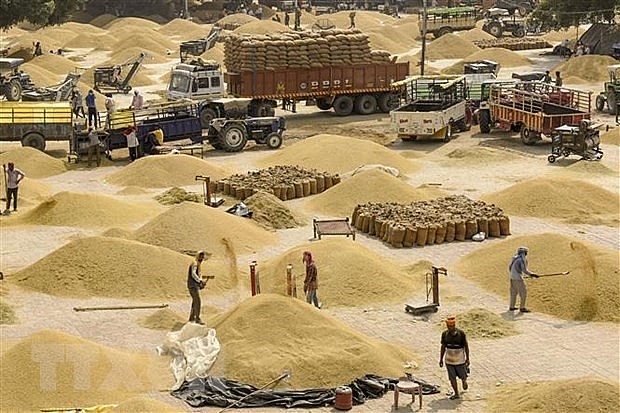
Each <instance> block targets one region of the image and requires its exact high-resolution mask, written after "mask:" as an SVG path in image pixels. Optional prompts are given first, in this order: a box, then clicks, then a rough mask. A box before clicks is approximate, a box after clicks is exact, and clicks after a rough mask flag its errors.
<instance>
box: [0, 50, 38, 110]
mask: <svg viewBox="0 0 620 413" xmlns="http://www.w3.org/2000/svg"><path fill="white" fill-rule="evenodd" d="M22 63H24V59H21V58H7V57H3V58H0V98H2V97H4V98H5V99H6V100H8V101H12V102H16V101H18V100H20V99H21V98H22V91H24V90H30V89H32V88H33V87H34V84H33V83H32V80H30V75H27V74H25V73H23V72H21V71H20V70H19V66H21V64H22Z"/></svg>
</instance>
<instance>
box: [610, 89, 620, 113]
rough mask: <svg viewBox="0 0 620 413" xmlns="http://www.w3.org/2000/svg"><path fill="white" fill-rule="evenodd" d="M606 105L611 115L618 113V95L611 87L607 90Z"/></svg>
mask: <svg viewBox="0 0 620 413" xmlns="http://www.w3.org/2000/svg"><path fill="white" fill-rule="evenodd" d="M607 106H608V107H609V112H610V113H611V114H612V115H617V114H618V96H617V95H616V92H615V91H614V90H613V89H609V90H608V91H607Z"/></svg>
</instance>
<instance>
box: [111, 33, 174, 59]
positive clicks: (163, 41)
mask: <svg viewBox="0 0 620 413" xmlns="http://www.w3.org/2000/svg"><path fill="white" fill-rule="evenodd" d="M117 38H118V41H117V42H116V43H114V44H113V45H112V50H122V49H124V48H126V47H127V46H128V45H131V47H138V48H140V49H143V50H152V51H153V52H156V53H158V54H163V53H165V52H166V49H173V48H174V47H175V46H176V44H175V43H174V42H173V41H171V40H170V39H169V38H168V37H167V36H165V35H163V34H161V33H158V32H156V31H154V30H151V31H149V32H148V33H140V32H139V33H138V34H136V33H135V32H134V33H127V35H125V36H124V37H117Z"/></svg>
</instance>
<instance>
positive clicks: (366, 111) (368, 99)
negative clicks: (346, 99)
mask: <svg viewBox="0 0 620 413" xmlns="http://www.w3.org/2000/svg"><path fill="white" fill-rule="evenodd" d="M376 111H377V99H375V97H374V96H373V95H360V96H358V97H356V98H355V112H356V113H358V114H360V115H371V114H373V113H375V112H376Z"/></svg>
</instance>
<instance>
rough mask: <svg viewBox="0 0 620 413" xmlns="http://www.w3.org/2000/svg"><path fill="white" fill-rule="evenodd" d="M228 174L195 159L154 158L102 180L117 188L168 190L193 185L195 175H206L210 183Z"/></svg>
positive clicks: (179, 156)
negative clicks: (119, 186)
mask: <svg viewBox="0 0 620 413" xmlns="http://www.w3.org/2000/svg"><path fill="white" fill-rule="evenodd" d="M228 173H229V171H227V170H226V169H224V168H221V167H219V166H216V165H214V164H212V163H210V162H207V161H204V160H202V159H199V158H197V157H195V156H190V155H158V156H145V157H143V158H140V159H138V160H136V161H135V162H132V163H131V164H129V165H127V166H126V167H124V168H123V169H122V170H120V171H118V172H115V173H113V174H112V175H109V176H108V177H107V178H106V180H107V181H108V182H109V183H111V184H115V185H121V186H129V185H131V186H138V187H142V188H168V187H171V186H183V185H195V184H196V175H206V176H209V177H211V180H217V179H219V178H223V177H224V176H226V175H227V174H228Z"/></svg>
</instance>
